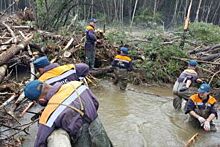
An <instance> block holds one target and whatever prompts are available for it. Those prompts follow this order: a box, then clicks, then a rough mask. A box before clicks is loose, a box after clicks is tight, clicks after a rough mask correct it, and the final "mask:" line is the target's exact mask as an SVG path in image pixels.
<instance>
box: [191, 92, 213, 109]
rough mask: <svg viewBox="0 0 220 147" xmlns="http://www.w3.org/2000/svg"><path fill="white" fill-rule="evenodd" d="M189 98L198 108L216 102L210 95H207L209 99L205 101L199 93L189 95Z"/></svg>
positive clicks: (209, 105)
mask: <svg viewBox="0 0 220 147" xmlns="http://www.w3.org/2000/svg"><path fill="white" fill-rule="evenodd" d="M190 99H191V100H192V101H193V102H194V104H195V105H196V106H198V108H204V106H207V107H211V106H212V105H214V104H215V103H216V99H215V98H214V97H212V96H209V99H208V101H207V102H206V103H204V102H203V100H202V99H201V98H200V97H199V94H194V95H192V96H191V97H190Z"/></svg>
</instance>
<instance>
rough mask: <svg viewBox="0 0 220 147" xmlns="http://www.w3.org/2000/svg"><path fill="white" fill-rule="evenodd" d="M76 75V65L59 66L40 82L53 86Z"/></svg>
mask: <svg viewBox="0 0 220 147" xmlns="http://www.w3.org/2000/svg"><path fill="white" fill-rule="evenodd" d="M75 73H76V70H75V65H74V64H67V65H63V66H58V67H55V68H53V69H51V70H48V71H46V72H45V73H43V74H42V75H41V76H40V78H39V79H38V80H40V81H42V82H45V83H47V84H52V83H55V82H58V81H60V80H62V79H65V78H67V77H68V76H70V75H72V74H75Z"/></svg>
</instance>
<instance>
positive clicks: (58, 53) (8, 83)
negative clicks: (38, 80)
mask: <svg viewBox="0 0 220 147" xmlns="http://www.w3.org/2000/svg"><path fill="white" fill-rule="evenodd" d="M20 18H21V17H19V16H17V15H11V16H4V17H1V18H0V20H1V21H0V30H1V31H0V124H1V125H0V126H1V127H0V146H1V145H2V142H4V143H6V141H7V144H11V143H12V142H11V141H12V140H11V139H12V138H13V140H15V141H18V139H17V138H15V136H16V134H18V133H19V132H24V133H25V134H27V132H26V128H28V126H30V124H32V123H28V124H26V125H24V126H23V125H21V124H19V121H18V120H17V114H18V115H21V114H22V112H23V110H24V109H25V108H24V107H30V106H31V104H30V103H27V102H26V103H23V106H20V107H19V108H18V104H19V103H20V102H22V101H23V98H24V95H23V94H22V88H23V86H24V84H25V83H26V82H27V81H29V80H33V79H35V76H34V75H35V69H34V67H33V63H32V61H33V60H34V59H35V58H37V57H38V56H42V55H47V56H48V57H49V58H50V59H51V62H58V63H60V64H61V65H63V64H65V63H79V62H84V41H85V37H84V32H82V33H80V34H74V33H72V35H69V36H62V35H57V34H55V33H51V32H47V31H43V30H38V29H36V28H34V27H33V26H32V25H31V22H29V23H26V22H25V21H23V20H21V19H20ZM97 36H98V39H100V40H101V41H100V42H99V43H98V44H96V48H97V49H96V54H97V56H96V57H97V58H98V61H99V62H100V64H99V67H100V68H99V69H100V70H96V71H94V72H92V74H94V75H96V74H102V73H103V72H108V71H109V70H110V68H105V67H106V66H107V65H109V63H110V61H111V60H112V59H113V57H114V55H115V53H116V48H115V47H114V46H113V45H111V44H110V43H108V42H107V41H106V40H105V38H104V35H103V33H102V32H98V34H97ZM19 70H20V71H22V72H24V71H25V72H26V73H21V72H20V73H21V74H23V77H22V78H18V77H19V75H18V74H19ZM15 104H16V105H15ZM9 122H10V123H9ZM12 123H15V124H16V125H15V127H12V126H13V125H12ZM5 124H7V125H5ZM11 130H13V131H12V132H13V133H11ZM8 131H10V133H9V132H8ZM5 134H7V135H6V136H5ZM4 146H5V144H4ZM6 146H7V145H6ZM9 146H10V145H9Z"/></svg>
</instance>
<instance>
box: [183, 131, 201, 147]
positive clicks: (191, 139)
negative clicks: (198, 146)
mask: <svg viewBox="0 0 220 147" xmlns="http://www.w3.org/2000/svg"><path fill="white" fill-rule="evenodd" d="M198 136H199V133H196V134H194V135H193V136H192V137H191V138H190V139H189V140H188V141H187V143H186V145H185V147H190V146H191V145H192V144H193V143H195V142H196V139H197V138H198Z"/></svg>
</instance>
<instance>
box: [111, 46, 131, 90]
mask: <svg viewBox="0 0 220 147" xmlns="http://www.w3.org/2000/svg"><path fill="white" fill-rule="evenodd" d="M120 51H121V52H120V54H119V55H116V56H115V58H114V60H113V61H112V67H113V68H114V84H117V83H119V87H120V89H121V90H125V89H126V87H127V81H128V79H127V77H128V71H131V70H132V60H131V58H130V57H129V56H128V48H126V47H121V48H120Z"/></svg>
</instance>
